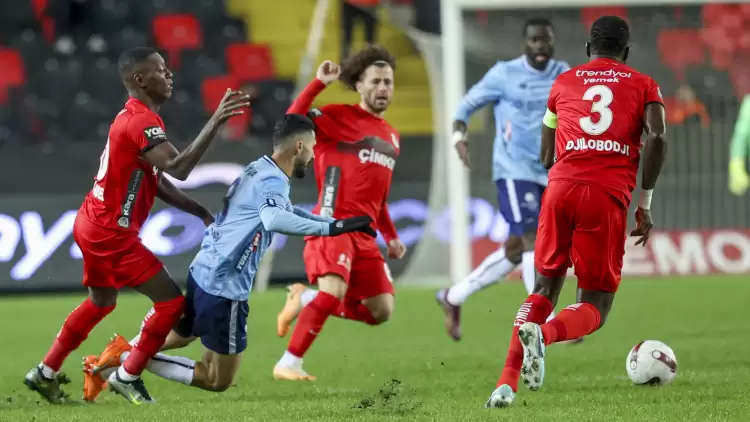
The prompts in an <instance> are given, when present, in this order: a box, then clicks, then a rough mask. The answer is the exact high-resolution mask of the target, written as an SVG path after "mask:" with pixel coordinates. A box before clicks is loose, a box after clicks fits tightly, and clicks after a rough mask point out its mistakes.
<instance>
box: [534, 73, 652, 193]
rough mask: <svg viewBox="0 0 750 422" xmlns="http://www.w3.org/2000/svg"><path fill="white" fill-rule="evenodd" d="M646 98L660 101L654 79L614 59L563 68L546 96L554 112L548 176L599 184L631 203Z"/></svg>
mask: <svg viewBox="0 0 750 422" xmlns="http://www.w3.org/2000/svg"><path fill="white" fill-rule="evenodd" d="M649 103H659V104H662V105H663V104H664V102H663V99H662V96H661V92H660V91H659V86H658V85H657V84H656V82H654V80H653V79H651V77H649V76H647V75H644V74H642V73H639V72H638V71H636V70H635V69H632V68H630V67H628V66H626V65H625V64H623V63H620V62H618V61H616V60H611V59H596V60H592V61H591V62H589V63H586V64H584V65H581V66H578V67H575V68H573V69H570V70H569V71H567V72H565V73H563V74H561V75H560V76H559V77H558V78H557V80H556V81H555V83H554V85H553V86H552V91H551V92H550V96H549V100H548V102H547V108H549V110H550V111H551V112H553V113H555V114H556V115H557V132H556V137H555V157H556V161H555V164H554V165H553V166H552V169H550V172H549V180H571V181H574V182H581V183H586V184H593V185H598V186H602V187H604V188H606V189H607V190H608V191H609V192H610V193H611V194H612V195H614V196H615V197H616V198H617V199H618V200H620V201H622V203H623V204H624V205H625V206H629V205H630V200H631V195H632V192H633V189H635V185H636V174H637V172H638V164H639V160H640V156H641V135H642V134H643V125H644V120H643V117H644V108H645V106H646V104H649Z"/></svg>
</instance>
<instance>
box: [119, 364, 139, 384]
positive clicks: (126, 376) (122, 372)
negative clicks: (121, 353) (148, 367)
mask: <svg viewBox="0 0 750 422" xmlns="http://www.w3.org/2000/svg"><path fill="white" fill-rule="evenodd" d="M117 376H118V377H120V379H121V380H123V381H125V382H130V381H135V380H137V379H138V378H140V377H139V376H138V375H132V374H129V373H128V371H126V370H125V367H124V366H122V365H120V367H119V368H117Z"/></svg>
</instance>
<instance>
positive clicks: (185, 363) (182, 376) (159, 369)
mask: <svg viewBox="0 0 750 422" xmlns="http://www.w3.org/2000/svg"><path fill="white" fill-rule="evenodd" d="M128 355H130V352H122V354H121V355H120V364H122V363H123V362H125V359H127V358H128ZM146 370H147V371H148V372H151V373H152V374H154V375H157V376H160V377H162V378H165V379H168V380H171V381H177V382H181V383H183V384H185V385H190V384H192V383H193V375H194V374H195V361H194V360H192V359H188V358H185V357H182V356H170V355H165V354H164V353H157V354H155V355H154V357H152V358H151V359H150V360H149V361H148V363H147V364H146Z"/></svg>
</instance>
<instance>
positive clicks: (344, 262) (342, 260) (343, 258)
mask: <svg viewBox="0 0 750 422" xmlns="http://www.w3.org/2000/svg"><path fill="white" fill-rule="evenodd" d="M338 264H339V265H341V266H342V267H344V268H346V270H347V271H351V270H352V258H351V257H350V256H349V255H347V254H345V253H342V254H341V255H339V262H338Z"/></svg>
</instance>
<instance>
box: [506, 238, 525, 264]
mask: <svg viewBox="0 0 750 422" xmlns="http://www.w3.org/2000/svg"><path fill="white" fill-rule="evenodd" d="M504 246H505V257H506V258H508V261H510V262H512V263H514V264H519V263H520V262H521V254H522V253H523V241H522V240H521V238H520V237H518V236H511V237H509V238H508V240H506V241H505V244H504Z"/></svg>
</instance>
